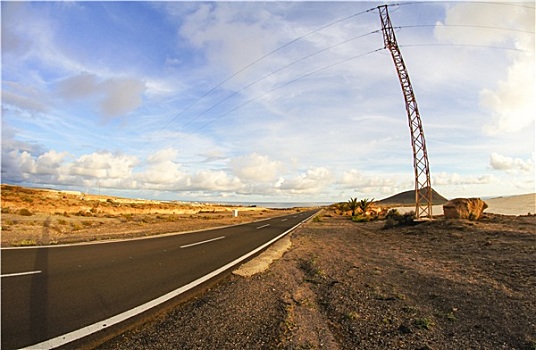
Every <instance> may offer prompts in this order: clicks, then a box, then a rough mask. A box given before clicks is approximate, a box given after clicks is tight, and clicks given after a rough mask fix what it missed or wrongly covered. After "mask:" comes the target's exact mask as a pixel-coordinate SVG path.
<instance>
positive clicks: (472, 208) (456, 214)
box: [443, 198, 488, 220]
mask: <svg viewBox="0 0 536 350" xmlns="http://www.w3.org/2000/svg"><path fill="white" fill-rule="evenodd" d="M487 207H488V205H487V204H486V202H484V201H483V200H481V199H480V198H456V199H452V200H450V201H448V202H447V203H445V204H443V213H444V214H445V219H469V220H478V219H479V218H480V216H481V215H482V212H483V211H484V209H486V208H487Z"/></svg>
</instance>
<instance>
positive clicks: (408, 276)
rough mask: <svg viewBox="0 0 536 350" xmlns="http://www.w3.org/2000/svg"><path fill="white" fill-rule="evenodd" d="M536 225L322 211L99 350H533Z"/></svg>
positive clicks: (518, 220)
mask: <svg viewBox="0 0 536 350" xmlns="http://www.w3.org/2000/svg"><path fill="white" fill-rule="evenodd" d="M535 224H536V217H534V216H525V217H506V216H499V215H486V216H485V217H484V218H483V219H482V220H481V221H479V222H476V223H475V222H459V221H458V222H455V221H444V220H436V221H434V222H431V223H423V224H419V225H417V226H411V227H403V228H392V229H388V230H384V229H382V227H383V222H371V223H353V222H351V221H350V220H348V219H347V218H345V217H342V216H337V215H333V216H331V214H329V216H324V217H322V219H321V221H320V222H309V223H308V224H306V225H305V226H303V227H301V228H299V229H298V230H297V231H295V232H294V233H293V235H292V242H293V248H292V249H291V250H290V251H289V252H287V253H286V254H285V255H284V257H283V258H282V259H280V260H278V261H277V262H275V263H274V264H273V265H272V267H271V268H270V269H269V270H268V271H266V272H264V273H262V274H259V275H255V276H253V277H250V278H244V277H239V276H234V275H231V276H229V277H227V278H226V279H224V280H223V281H222V282H221V283H219V284H218V285H217V286H215V287H214V288H212V289H211V290H209V291H207V292H206V293H204V294H202V295H200V296H198V297H197V298H195V299H194V300H191V301H189V302H186V303H185V304H183V305H181V306H180V307H178V308H175V309H173V310H170V311H169V313H167V314H166V315H164V316H161V317H160V318H159V319H157V320H154V321H153V322H151V323H148V324H145V325H142V326H140V327H138V328H137V329H134V330H132V331H130V332H127V333H125V334H123V335H120V336H118V337H117V338H115V339H113V340H111V341H109V342H107V343H105V344H103V345H102V346H101V347H100V348H101V349H133V348H138V349H140V348H144V349H171V348H174V349H275V348H282V349H317V348H326V349H469V348H471V349H534V348H535V347H536V316H535V315H536V297H535V296H534V290H536V275H535V271H536V233H535V227H536V225H535Z"/></svg>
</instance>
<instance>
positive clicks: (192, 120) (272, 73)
mask: <svg viewBox="0 0 536 350" xmlns="http://www.w3.org/2000/svg"><path fill="white" fill-rule="evenodd" d="M379 32H380V30H379V29H378V30H374V31H371V32H368V33H366V34H362V35H358V36H355V37H353V38H350V39H347V40H344V41H341V42H339V43H337V44H334V45H331V46H328V47H325V48H323V49H321V50H318V51H315V52H313V53H311V54H308V55H306V56H303V57H302V58H300V59H298V60H296V61H293V62H291V63H289V64H287V65H286V66H283V67H281V68H279V69H276V70H274V71H272V72H270V73H268V74H266V75H264V76H262V77H261V78H259V79H257V80H255V81H253V82H251V83H249V84H248V85H246V86H244V87H242V88H241V89H240V90H237V91H235V92H233V93H232V94H230V95H229V96H227V97H225V98H224V99H222V100H220V101H219V102H217V103H216V104H214V105H212V106H211V107H209V108H208V109H206V110H204V111H203V112H201V113H200V114H198V115H197V116H195V117H194V118H192V119H190V120H189V121H188V122H186V123H185V124H183V125H182V127H185V126H187V125H188V124H190V123H192V122H194V121H195V120H197V119H198V118H199V117H201V116H202V115H204V114H205V113H207V112H208V111H210V110H212V109H213V108H214V107H217V106H219V105H220V104H222V103H223V102H225V101H227V100H229V99H231V98H232V97H233V96H236V95H237V94H239V93H240V92H242V91H244V90H246V89H248V88H250V87H251V86H253V85H255V84H257V83H259V82H261V81H262V80H264V79H266V78H268V77H270V76H272V75H274V74H276V73H279V72H281V71H283V70H285V69H287V68H288V67H291V66H293V65H295V64H297V63H299V62H303V61H305V60H306V59H309V58H311V57H313V56H316V55H318V54H320V53H322V52H325V51H328V50H331V49H333V48H335V47H337V46H341V45H344V44H347V43H349V42H351V41H354V40H357V39H361V38H364V37H366V36H369V35H371V34H375V33H379Z"/></svg>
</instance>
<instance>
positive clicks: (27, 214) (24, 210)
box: [19, 208, 33, 216]
mask: <svg viewBox="0 0 536 350" xmlns="http://www.w3.org/2000/svg"><path fill="white" fill-rule="evenodd" d="M19 215H22V216H32V215H33V214H32V212H31V211H29V210H28V209H26V208H23V209H21V210H19Z"/></svg>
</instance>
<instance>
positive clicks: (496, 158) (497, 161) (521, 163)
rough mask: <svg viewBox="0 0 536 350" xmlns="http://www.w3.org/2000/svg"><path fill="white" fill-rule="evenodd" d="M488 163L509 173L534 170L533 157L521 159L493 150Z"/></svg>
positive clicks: (495, 168)
mask: <svg viewBox="0 0 536 350" xmlns="http://www.w3.org/2000/svg"><path fill="white" fill-rule="evenodd" d="M489 163H490V165H491V167H492V168H493V169H494V170H501V171H506V172H509V173H516V172H524V173H531V172H534V160H533V159H527V160H523V159H521V158H512V157H508V156H503V155H501V154H498V153H495V152H494V153H492V154H491V156H490V160H489Z"/></svg>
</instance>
